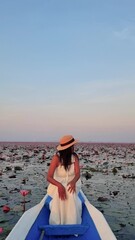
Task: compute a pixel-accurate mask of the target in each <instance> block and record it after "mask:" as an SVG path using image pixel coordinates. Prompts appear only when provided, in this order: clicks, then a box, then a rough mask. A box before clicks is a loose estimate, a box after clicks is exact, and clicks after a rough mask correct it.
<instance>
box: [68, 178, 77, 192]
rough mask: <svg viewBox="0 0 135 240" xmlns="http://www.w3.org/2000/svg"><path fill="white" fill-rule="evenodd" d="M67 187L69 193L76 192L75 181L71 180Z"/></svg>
mask: <svg viewBox="0 0 135 240" xmlns="http://www.w3.org/2000/svg"><path fill="white" fill-rule="evenodd" d="M67 186H69V187H68V191H69V192H70V193H74V192H75V191H76V189H75V181H73V180H72V181H71V182H69V183H68V185H67Z"/></svg>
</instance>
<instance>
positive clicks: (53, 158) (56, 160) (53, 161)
mask: <svg viewBox="0 0 135 240" xmlns="http://www.w3.org/2000/svg"><path fill="white" fill-rule="evenodd" d="M59 162H60V159H59V155H58V154H57V153H55V154H54V156H53V157H52V161H51V164H53V165H56V166H58V165H59Z"/></svg>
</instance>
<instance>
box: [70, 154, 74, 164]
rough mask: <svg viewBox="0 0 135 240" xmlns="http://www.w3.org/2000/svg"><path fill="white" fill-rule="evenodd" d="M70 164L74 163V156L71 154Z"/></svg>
mask: <svg viewBox="0 0 135 240" xmlns="http://www.w3.org/2000/svg"><path fill="white" fill-rule="evenodd" d="M71 163H75V156H74V154H72V156H71Z"/></svg>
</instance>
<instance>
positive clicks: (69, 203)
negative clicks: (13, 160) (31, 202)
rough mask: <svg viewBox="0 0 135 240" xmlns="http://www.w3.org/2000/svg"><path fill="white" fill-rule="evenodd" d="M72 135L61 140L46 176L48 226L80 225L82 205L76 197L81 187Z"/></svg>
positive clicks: (74, 141)
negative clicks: (47, 184)
mask: <svg viewBox="0 0 135 240" xmlns="http://www.w3.org/2000/svg"><path fill="white" fill-rule="evenodd" d="M75 143H77V141H76V140H75V139H74V138H73V137H72V135H66V136H64V137H62V138H61V140H60V144H59V146H58V147H57V150H58V152H57V153H56V154H55V155H54V156H53V158H52V161H51V164H50V167H49V170H48V175H47V180H48V181H49V182H50V184H49V186H48V190H47V192H48V195H50V196H51V197H52V200H51V202H50V219H49V223H50V224H80V223H81V212H82V205H81V201H80V199H79V197H78V192H79V190H80V187H81V181H80V167H79V159H78V156H77V154H76V153H75V152H74V144H75Z"/></svg>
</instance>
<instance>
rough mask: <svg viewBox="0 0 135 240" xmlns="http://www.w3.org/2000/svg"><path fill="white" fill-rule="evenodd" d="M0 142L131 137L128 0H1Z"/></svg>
mask: <svg viewBox="0 0 135 240" xmlns="http://www.w3.org/2000/svg"><path fill="white" fill-rule="evenodd" d="M0 69H1V70H0V141H57V140H58V139H59V138H60V137H61V136H62V135H65V134H72V135H74V136H75V138H77V139H79V140H80V141H96V142H99V141H103V142H135V1H134V0H128V1H127V0H119V1H118V0H103V1H102V0H93V1H91V0H42V1H40V0H39V1H35V0H23V1H18V0H12V1H11V0H4V1H0Z"/></svg>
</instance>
